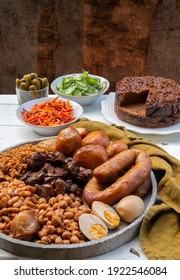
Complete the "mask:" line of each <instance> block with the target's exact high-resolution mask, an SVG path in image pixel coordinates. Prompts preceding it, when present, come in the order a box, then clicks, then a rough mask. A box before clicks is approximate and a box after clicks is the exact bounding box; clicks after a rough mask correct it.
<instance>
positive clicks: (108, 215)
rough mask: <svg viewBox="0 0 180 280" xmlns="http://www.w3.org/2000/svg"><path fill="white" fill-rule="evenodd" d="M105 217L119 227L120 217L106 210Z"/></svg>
mask: <svg viewBox="0 0 180 280" xmlns="http://www.w3.org/2000/svg"><path fill="white" fill-rule="evenodd" d="M104 217H105V218H106V219H107V220H108V221H109V222H110V223H112V224H113V225H114V226H118V225H119V219H118V217H117V216H116V215H115V214H114V213H113V212H112V211H109V210H105V211H104Z"/></svg>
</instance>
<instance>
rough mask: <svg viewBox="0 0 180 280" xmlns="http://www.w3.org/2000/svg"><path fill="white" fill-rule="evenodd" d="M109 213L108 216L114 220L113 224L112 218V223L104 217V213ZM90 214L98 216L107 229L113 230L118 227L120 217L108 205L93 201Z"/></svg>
mask: <svg viewBox="0 0 180 280" xmlns="http://www.w3.org/2000/svg"><path fill="white" fill-rule="evenodd" d="M107 211H108V212H109V214H110V215H112V217H114V218H115V221H114V222H113V218H112V221H110V220H109V219H107V217H106V216H105V212H107ZM92 212H93V213H94V214H95V215H96V216H98V217H99V218H100V219H101V220H102V221H103V222H104V223H105V224H106V226H107V227H108V228H109V229H115V228H117V227H118V226H119V224H120V217H119V215H118V214H117V212H116V211H115V210H114V209H113V208H112V207H111V206H110V205H108V204H106V203H104V202H101V201H94V202H93V203H92Z"/></svg>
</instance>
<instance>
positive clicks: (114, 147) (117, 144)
mask: <svg viewBox="0 0 180 280" xmlns="http://www.w3.org/2000/svg"><path fill="white" fill-rule="evenodd" d="M127 149H128V145H127V144H126V143H124V142H122V141H121V140H117V141H114V142H112V143H110V144H109V145H108V146H107V148H106V151H107V153H108V156H109V157H110V158H111V157H113V156H115V155H116V154H118V153H120V152H122V151H125V150H127Z"/></svg>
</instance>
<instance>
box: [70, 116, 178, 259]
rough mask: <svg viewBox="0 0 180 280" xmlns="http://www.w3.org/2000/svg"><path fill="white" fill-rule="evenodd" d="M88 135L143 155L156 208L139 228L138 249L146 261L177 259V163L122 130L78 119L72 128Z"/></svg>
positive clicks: (152, 209)
mask: <svg viewBox="0 0 180 280" xmlns="http://www.w3.org/2000/svg"><path fill="white" fill-rule="evenodd" d="M73 126H74V127H86V128H87V129H88V131H89V132H90V131H94V130H103V131H104V132H105V133H106V134H107V135H108V136H109V138H110V139H111V140H112V141H115V140H118V139H121V140H122V141H123V142H125V143H127V145H128V147H129V148H138V149H141V150H144V151H146V152H147V153H148V154H149V156H150V158H151V160H152V166H153V171H154V174H155V177H156V180H157V183H158V189H157V191H158V197H159V198H160V199H159V201H157V204H156V205H154V206H152V207H151V208H150V209H149V211H148V212H147V214H146V216H145V218H144V219H143V222H142V225H141V228H140V242H141V246H142V248H143V250H144V252H145V254H146V255H147V257H148V258H149V259H160V260H163V259H167V260H168V259H169V260H175V259H180V162H179V161H178V160H177V159H176V158H174V157H173V156H171V155H169V154H168V153H167V152H166V151H165V150H163V149H162V148H160V147H159V146H158V145H156V144H153V143H151V142H150V141H146V140H143V139H142V138H140V137H138V136H136V135H135V134H133V133H131V132H129V131H127V130H126V129H125V128H124V127H117V126H115V125H107V124H104V123H101V122H98V121H90V120H88V119H86V118H82V119H81V120H80V121H78V122H77V123H75V124H74V125H73Z"/></svg>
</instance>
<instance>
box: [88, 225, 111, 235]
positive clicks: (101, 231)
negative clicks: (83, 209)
mask: <svg viewBox="0 0 180 280" xmlns="http://www.w3.org/2000/svg"><path fill="white" fill-rule="evenodd" d="M89 231H90V233H91V236H92V239H100V238H103V237H105V236H106V235H107V234H106V233H107V232H106V229H105V227H103V226H102V225H100V224H94V225H93V226H92V227H91V228H90V230H89Z"/></svg>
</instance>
